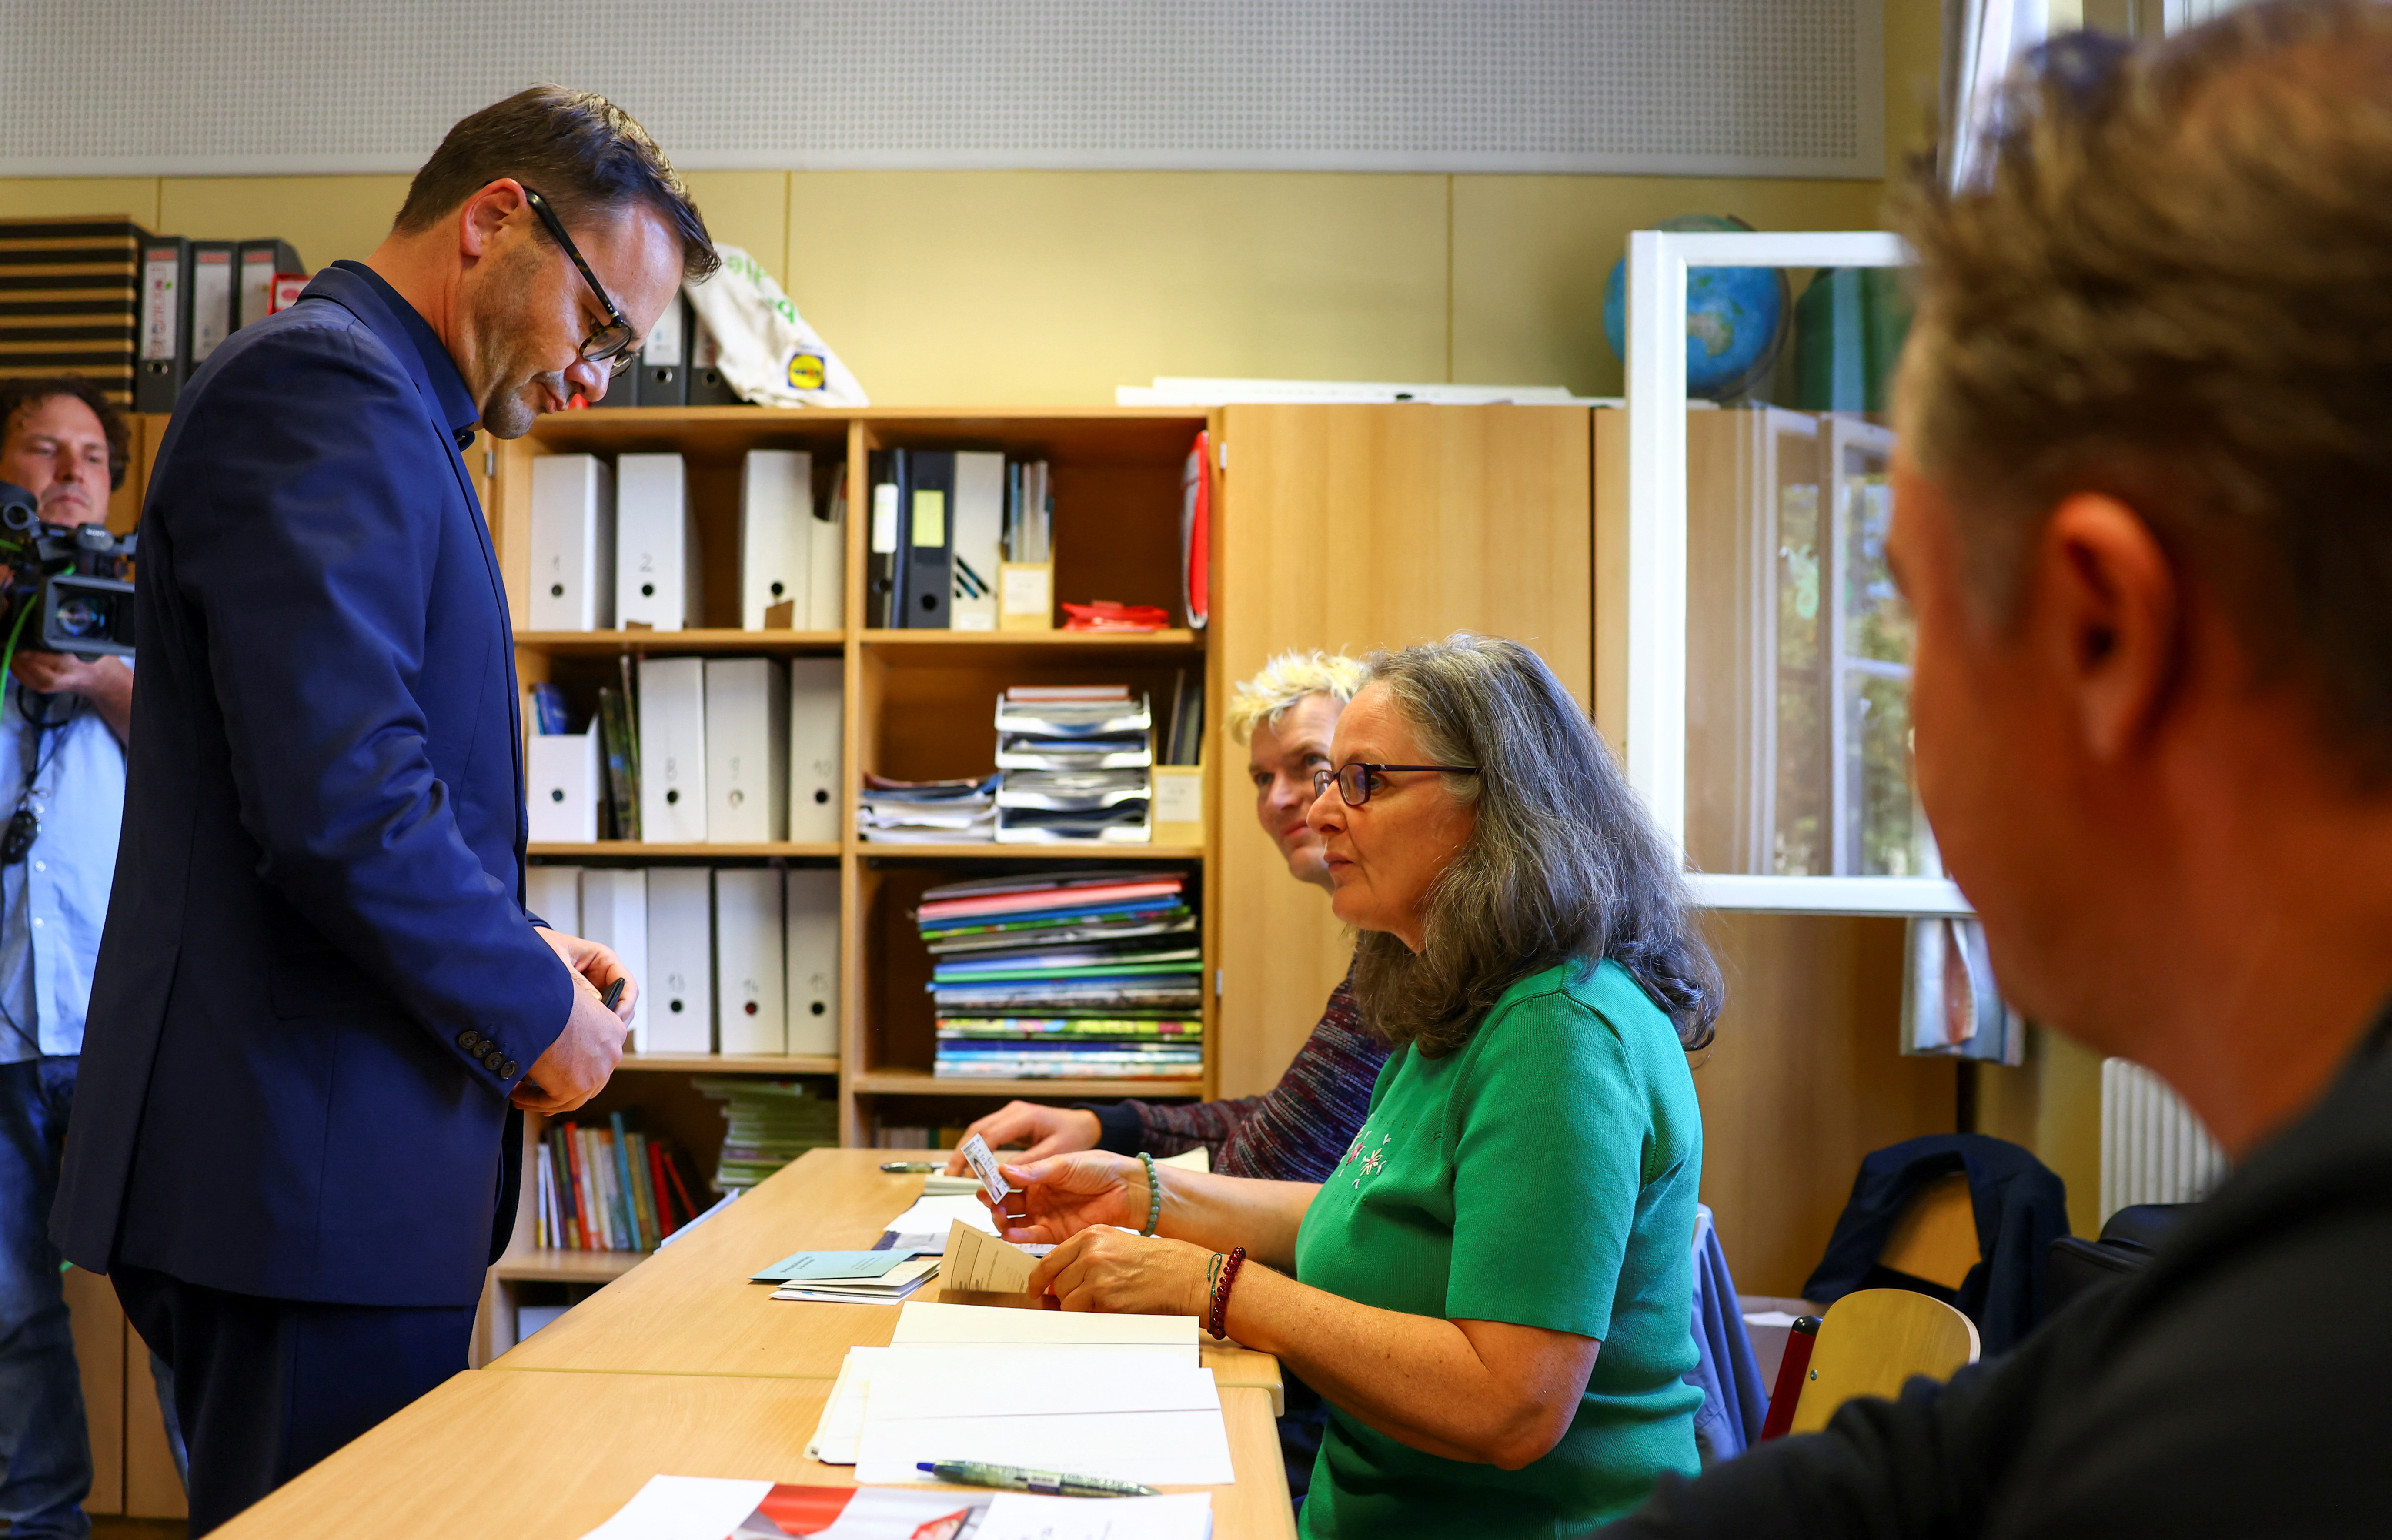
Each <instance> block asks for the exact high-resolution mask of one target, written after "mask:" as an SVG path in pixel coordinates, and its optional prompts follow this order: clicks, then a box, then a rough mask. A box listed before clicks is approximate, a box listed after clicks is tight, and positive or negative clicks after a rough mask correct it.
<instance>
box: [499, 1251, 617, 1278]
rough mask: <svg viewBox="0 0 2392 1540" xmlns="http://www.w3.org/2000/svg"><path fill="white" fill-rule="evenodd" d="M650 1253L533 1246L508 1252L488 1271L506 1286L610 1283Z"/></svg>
mask: <svg viewBox="0 0 2392 1540" xmlns="http://www.w3.org/2000/svg"><path fill="white" fill-rule="evenodd" d="M655 1255H656V1253H655V1252H653V1251H567V1250H565V1249H564V1248H562V1247H555V1246H533V1247H531V1248H529V1249H527V1250H524V1251H515V1252H510V1253H508V1254H507V1255H506V1256H503V1257H501V1258H500V1259H499V1260H498V1265H497V1266H495V1267H493V1268H492V1269H491V1270H490V1271H491V1272H492V1273H493V1274H494V1275H496V1276H497V1277H498V1278H499V1279H500V1281H501V1282H503V1283H510V1284H610V1283H613V1282H614V1281H615V1280H616V1279H617V1278H619V1277H621V1276H622V1275H623V1274H624V1273H626V1272H630V1271H631V1269H633V1268H635V1267H637V1266H639V1265H640V1264H641V1263H642V1262H644V1261H646V1260H647V1259H649V1258H650V1257H653V1256H655Z"/></svg>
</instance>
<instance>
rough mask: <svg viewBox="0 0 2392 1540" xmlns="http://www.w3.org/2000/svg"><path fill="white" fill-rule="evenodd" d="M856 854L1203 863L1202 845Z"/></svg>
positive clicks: (925, 848)
mask: <svg viewBox="0 0 2392 1540" xmlns="http://www.w3.org/2000/svg"><path fill="white" fill-rule="evenodd" d="M852 848H853V850H854V853H855V854H856V855H864V856H870V857H872V858H874V859H876V860H878V859H884V858H889V859H895V860H899V861H1025V862H1036V863H1041V864H1044V865H1047V866H1055V865H1071V866H1082V865H1085V864H1088V863H1090V862H1097V863H1102V862H1106V861H1202V860H1203V859H1204V847H1203V846H1202V845H1099V844H1070V845H1000V844H996V843H994V842H988V843H982V842H978V841H975V842H972V843H970V844H962V845H906V844H875V843H873V842H871V841H869V840H860V841H858V842H856V843H855V845H854V846H853V847H852Z"/></svg>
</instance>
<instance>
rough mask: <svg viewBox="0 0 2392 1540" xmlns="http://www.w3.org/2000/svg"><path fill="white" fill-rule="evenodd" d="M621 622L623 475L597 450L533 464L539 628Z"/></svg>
mask: <svg viewBox="0 0 2392 1540" xmlns="http://www.w3.org/2000/svg"><path fill="white" fill-rule="evenodd" d="M614 624H615V474H614V472H612V471H610V470H608V469H607V468H606V463H605V462H604V461H603V460H601V459H599V458H598V457H597V456H596V455H594V454H545V455H542V456H540V457H539V459H537V460H535V461H533V462H532V463H531V629H532V630H534V631H607V630H611V629H612V628H613V626H614Z"/></svg>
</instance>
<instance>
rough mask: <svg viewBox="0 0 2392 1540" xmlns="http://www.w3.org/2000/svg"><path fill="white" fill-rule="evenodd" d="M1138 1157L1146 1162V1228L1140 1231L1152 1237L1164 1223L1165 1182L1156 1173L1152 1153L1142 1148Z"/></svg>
mask: <svg viewBox="0 0 2392 1540" xmlns="http://www.w3.org/2000/svg"><path fill="white" fill-rule="evenodd" d="M1137 1158H1138V1159H1140V1160H1143V1161H1145V1162H1146V1228H1145V1229H1143V1230H1141V1231H1139V1232H1138V1233H1139V1234H1141V1235H1144V1236H1146V1237H1148V1238H1149V1239H1151V1238H1152V1237H1153V1235H1154V1232H1155V1230H1156V1228H1157V1227H1158V1226H1160V1225H1161V1224H1162V1223H1163V1182H1162V1181H1161V1180H1160V1179H1159V1178H1157V1177H1156V1176H1155V1174H1154V1157H1153V1156H1152V1155H1148V1154H1147V1153H1146V1152H1145V1151H1144V1150H1140V1151H1138V1152H1137Z"/></svg>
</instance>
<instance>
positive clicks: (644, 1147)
mask: <svg viewBox="0 0 2392 1540" xmlns="http://www.w3.org/2000/svg"><path fill="white" fill-rule="evenodd" d="M533 1181H534V1196H535V1198H536V1199H537V1201H536V1203H535V1205H534V1208H535V1211H536V1213H537V1219H536V1220H535V1225H534V1232H533V1244H535V1245H537V1246H543V1247H548V1248H551V1249H554V1250H561V1251H654V1250H655V1249H656V1245H657V1243H658V1242H660V1241H662V1240H663V1239H664V1238H665V1237H666V1236H667V1235H669V1234H671V1233H673V1232H674V1231H676V1230H678V1229H680V1228H681V1227H682V1225H684V1224H687V1223H688V1222H689V1221H690V1220H693V1219H695V1218H696V1217H697V1216H698V1215H699V1214H701V1213H703V1212H705V1210H706V1207H707V1205H706V1204H702V1203H699V1202H698V1201H696V1200H697V1199H698V1198H700V1197H706V1196H708V1195H709V1194H706V1193H705V1192H704V1191H703V1190H702V1189H700V1188H698V1184H697V1175H696V1172H695V1171H694V1170H692V1169H691V1168H690V1165H689V1161H688V1158H687V1157H686V1156H685V1155H682V1153H681V1152H680V1151H679V1150H677V1149H675V1148H674V1147H673V1143H672V1141H670V1140H669V1139H652V1138H650V1137H649V1136H648V1135H646V1134H643V1133H640V1132H638V1131H636V1130H631V1129H625V1128H624V1126H623V1115H622V1114H621V1113H616V1114H614V1115H613V1116H610V1117H609V1118H608V1119H607V1121H606V1125H605V1126H604V1127H603V1128H595V1127H585V1126H583V1125H582V1124H580V1123H578V1122H565V1123H556V1124H552V1125H550V1127H549V1129H548V1131H547V1133H546V1134H544V1135H543V1136H542V1137H541V1139H540V1142H539V1158H538V1165H537V1168H536V1171H535V1175H534V1178H533Z"/></svg>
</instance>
